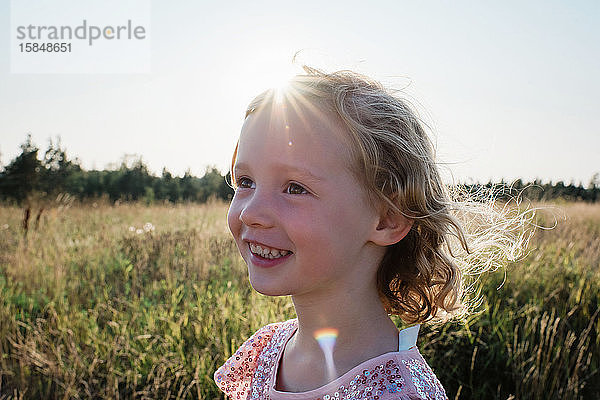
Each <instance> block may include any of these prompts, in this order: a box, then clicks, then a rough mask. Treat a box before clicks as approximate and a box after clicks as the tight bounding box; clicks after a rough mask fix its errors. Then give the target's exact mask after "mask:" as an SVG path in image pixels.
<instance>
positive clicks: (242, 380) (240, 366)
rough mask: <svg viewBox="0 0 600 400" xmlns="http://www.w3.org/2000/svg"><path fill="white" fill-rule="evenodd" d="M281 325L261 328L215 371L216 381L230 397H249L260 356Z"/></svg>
mask: <svg viewBox="0 0 600 400" xmlns="http://www.w3.org/2000/svg"><path fill="white" fill-rule="evenodd" d="M279 325H280V324H279V323H276V324H270V325H267V326H263V327H262V328H260V329H259V330H258V331H257V332H256V333H255V334H254V335H252V336H251V337H250V338H249V339H248V340H246V341H245V342H244V344H243V345H242V346H241V347H240V348H239V349H238V350H237V351H236V352H235V354H234V355H232V356H231V357H230V358H229V359H228V360H227V361H226V362H225V364H223V365H222V366H221V367H220V368H219V369H218V370H217V371H216V372H215V375H214V380H215V383H216V384H217V386H218V387H219V389H221V390H222V391H223V392H224V393H225V394H226V395H227V396H228V397H229V398H231V399H236V400H237V399H240V400H242V399H247V398H248V394H249V393H250V390H251V384H252V377H253V376H254V371H255V369H256V367H257V361H258V357H259V355H260V353H261V352H262V350H263V349H264V348H265V346H266V345H267V344H268V343H269V341H270V340H271V338H272V337H273V334H274V333H275V331H276V330H277V328H278V326H279Z"/></svg>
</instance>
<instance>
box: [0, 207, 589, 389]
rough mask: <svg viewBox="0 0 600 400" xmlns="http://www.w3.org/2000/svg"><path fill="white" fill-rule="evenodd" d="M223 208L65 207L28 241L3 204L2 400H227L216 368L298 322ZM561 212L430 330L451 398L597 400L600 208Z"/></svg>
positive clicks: (424, 343)
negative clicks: (472, 309)
mask: <svg viewBox="0 0 600 400" xmlns="http://www.w3.org/2000/svg"><path fill="white" fill-rule="evenodd" d="M225 213H226V205H224V204H220V203H213V204H210V205H177V206H152V207H146V206H142V205H136V204H134V205H129V204H125V205H120V206H117V207H113V206H109V205H106V204H100V205H95V206H94V205H93V204H90V205H85V206H75V205H72V206H69V205H68V204H66V205H65V204H63V205H62V206H61V207H58V206H55V207H54V208H52V209H50V210H49V211H45V212H44V213H43V214H42V217H41V219H40V224H39V227H38V229H37V230H35V229H30V231H29V232H28V234H27V237H26V238H24V235H23V232H22V229H21V220H22V211H21V210H19V209H17V208H14V207H0V350H1V353H0V354H1V358H0V399H13V398H14V399H20V398H33V399H37V398H40V399H41V398H44V399H46V398H50V399H67V398H99V399H101V398H111V399H113V398H140V399H151V398H161V399H162V398H174V399H177V398H202V399H214V398H222V395H221V394H220V393H219V392H218V391H217V389H216V387H215V386H214V384H213V383H212V374H213V372H214V370H215V368H216V367H217V366H218V365H220V364H221V363H222V362H223V360H224V359H225V358H226V357H228V356H229V355H230V354H231V353H232V352H233V351H234V350H235V349H236V348H237V347H238V346H239V345H240V344H241V342H242V341H243V340H244V339H245V338H246V337H248V336H249V335H250V334H251V333H252V332H253V331H254V330H256V329H257V328H258V327H260V326H262V325H264V324H266V323H268V322H272V321H276V320H283V319H286V318H289V317H292V316H293V308H292V307H291V304H290V302H289V300H288V299H286V298H276V299H270V298H265V297H263V296H260V295H258V294H256V293H255V292H254V291H252V290H251V288H250V286H249V284H248V281H247V277H246V270H245V266H244V265H243V263H242V261H241V259H240V257H239V255H238V253H237V250H236V249H235V245H234V243H233V241H232V239H230V237H229V234H228V233H227V230H226V224H225ZM553 214H554V215H556V216H558V224H557V226H556V227H555V228H554V229H552V230H539V231H538V233H537V234H536V236H535V238H534V241H533V242H532V246H533V247H532V250H531V252H530V254H529V256H528V257H527V258H525V259H524V260H522V261H521V262H519V263H517V264H515V265H512V266H510V267H509V268H508V269H507V270H506V277H504V275H503V273H502V271H499V272H497V273H495V274H491V275H488V276H484V277H483V278H482V280H481V282H482V285H483V287H482V294H483V295H484V298H485V299H486V302H485V304H484V305H483V306H482V308H481V313H480V314H478V315H476V316H473V317H472V318H471V319H470V320H469V321H468V322H467V324H466V325H458V324H446V325H444V326H442V327H439V328H435V329H434V328H429V329H425V330H424V332H423V336H422V338H421V340H420V344H421V350H422V352H423V353H424V354H425V356H426V358H428V360H429V361H430V363H431V364H432V366H433V368H434V370H436V372H437V374H438V377H439V378H440V380H441V381H442V383H443V384H444V385H445V387H446V389H447V392H448V395H449V397H450V398H456V399H459V398H460V399H468V398H473V399H475V398H477V399H489V398H495V399H502V400H505V399H509V398H518V399H584V398H586V399H594V398H599V397H598V393H599V392H600V386H599V385H598V383H597V382H598V381H599V380H600V379H598V368H599V366H600V338H599V332H600V317H599V316H598V303H599V300H600V272H599V271H600V268H599V267H600V266H599V261H600V241H599V240H598V238H599V237H600V205H589V204H563V205H560V209H555V211H553ZM563 217H564V218H563ZM541 218H542V219H544V221H542V222H543V224H544V225H546V226H548V225H552V224H553V217H552V215H551V214H549V213H546V214H544V215H542V217H541ZM148 222H149V223H151V224H152V226H153V227H154V229H152V227H150V226H149V225H146V229H145V230H144V224H146V223H148ZM130 227H133V231H131V230H130ZM140 230H141V231H140ZM138 232H139V233H138ZM500 286H502V288H501V289H499V290H498V287H500Z"/></svg>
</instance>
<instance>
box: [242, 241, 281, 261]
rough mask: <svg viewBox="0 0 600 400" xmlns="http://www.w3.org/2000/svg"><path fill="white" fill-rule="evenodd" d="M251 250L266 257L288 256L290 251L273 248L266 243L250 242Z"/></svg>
mask: <svg viewBox="0 0 600 400" xmlns="http://www.w3.org/2000/svg"><path fill="white" fill-rule="evenodd" d="M250 251H251V252H253V253H254V254H258V255H260V256H261V257H264V258H279V257H283V256H287V255H288V254H289V253H290V252H289V251H287V250H279V249H273V248H271V247H267V246H264V245H262V246H261V245H258V244H254V243H250Z"/></svg>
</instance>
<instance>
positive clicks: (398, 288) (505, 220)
mask: <svg viewBox="0 0 600 400" xmlns="http://www.w3.org/2000/svg"><path fill="white" fill-rule="evenodd" d="M303 68H304V70H305V72H306V73H305V74H302V75H297V76H295V77H294V78H292V80H291V81H290V82H289V87H288V88H287V89H286V92H287V93H286V94H285V96H286V97H287V98H288V99H291V101H295V100H294V99H296V100H298V99H301V101H302V102H303V103H305V104H309V105H311V106H312V107H317V108H319V109H320V110H322V111H326V112H329V113H331V115H336V116H337V117H339V119H340V120H341V121H342V122H343V125H344V126H345V128H346V131H347V133H348V137H349V139H350V143H351V146H350V147H351V149H350V153H351V158H352V165H351V167H350V168H351V170H352V172H353V173H354V175H355V176H356V178H357V179H358V180H359V181H360V182H361V183H362V184H363V185H364V187H365V188H366V189H367V190H366V192H367V193H368V195H369V197H370V200H371V202H372V203H373V204H374V205H376V206H377V207H383V208H386V209H387V210H389V212H391V213H399V214H401V215H403V216H404V217H406V218H408V219H409V220H411V221H412V223H413V225H412V227H411V229H410V231H409V233H408V234H407V236H406V237H404V238H403V239H402V240H401V241H399V242H398V243H396V244H394V245H391V246H388V248H387V250H386V252H385V255H384V256H383V258H382V260H381V262H380V264H379V268H378V270H377V288H378V291H379V296H380V298H381V301H382V303H383V305H384V307H385V308H386V310H387V312H388V313H390V314H395V315H398V316H400V318H402V319H403V320H404V321H405V322H408V323H413V322H426V321H435V322H440V321H444V320H447V319H448V318H451V317H456V316H462V315H465V314H466V313H467V312H468V311H469V309H470V306H471V305H472V304H473V300H472V299H471V300H469V298H468V297H469V296H468V294H469V293H470V292H472V288H473V285H472V284H473V281H474V280H475V279H476V278H475V279H473V277H476V276H478V275H479V274H481V273H482V272H484V271H488V270H495V269H497V268H498V267H499V266H500V265H502V264H503V263H504V261H505V260H507V259H508V260H515V259H517V258H518V257H519V256H520V255H521V254H522V252H523V249H524V248H525V246H526V244H527V242H528V240H529V238H530V237H531V234H533V231H527V230H526V229H523V227H524V226H525V225H526V223H527V222H528V221H530V220H531V218H533V213H532V212H530V211H532V210H526V211H525V212H523V211H519V208H518V207H509V206H507V205H505V206H504V207H498V206H497V204H495V196H494V194H493V191H494V190H493V189H490V190H488V191H486V192H480V193H468V192H466V191H464V190H462V191H461V190H459V189H458V187H456V186H454V187H449V186H446V185H445V184H444V183H443V182H442V179H441V176H440V173H439V168H438V165H437V163H436V161H435V153H434V147H433V145H432V143H431V141H430V139H429V137H428V135H427V133H426V131H425V129H424V126H425V124H424V123H422V121H420V119H419V118H418V116H417V114H416V113H415V112H414V111H413V109H412V108H411V107H410V105H409V103H408V102H407V101H406V100H403V99H402V98H400V97H399V96H398V93H397V92H392V91H391V90H389V89H386V88H385V87H384V86H383V85H381V84H380V83H379V82H377V81H375V80H372V79H370V78H368V77H366V76H364V75H361V74H358V73H355V72H352V71H337V72H333V73H325V72H322V71H320V70H318V69H315V68H311V67H307V66H304V67H303ZM278 96H280V94H278V93H277V91H276V90H274V89H270V90H268V91H266V92H264V93H262V94H260V95H259V96H257V97H256V98H255V99H254V100H253V101H252V102H251V103H250V105H249V106H248V107H247V110H246V117H247V116H248V115H250V114H251V113H253V112H254V111H255V110H256V109H257V108H258V107H261V106H264V105H265V104H268V103H271V102H272V101H277V97H278ZM236 153H237V148H236V152H235V153H234V156H233V160H232V171H233V163H234V162H235V158H236ZM232 179H233V182H235V177H234V176H233V174H232ZM451 188H452V190H451Z"/></svg>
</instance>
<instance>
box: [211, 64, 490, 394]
mask: <svg viewBox="0 0 600 400" xmlns="http://www.w3.org/2000/svg"><path fill="white" fill-rule="evenodd" d="M304 69H305V71H306V74H305V75H299V76H296V77H295V78H294V79H292V81H291V82H290V83H289V86H288V87H287V88H286V89H285V90H283V91H276V90H269V91H267V92H265V93H263V94H261V95H259V96H258V97H257V98H256V99H255V100H254V101H253V102H252V103H251V104H250V106H249V107H248V109H247V111H246V119H245V122H244V125H243V127H242V132H241V135H240V139H239V142H238V145H237V148H236V150H235V152H234V156H233V160H232V170H231V176H232V181H233V184H234V187H235V190H236V191H235V196H234V198H233V200H232V203H231V206H230V209H229V213H228V224H229V228H230V230H231V232H232V234H233V236H234V238H235V241H236V243H237V246H238V248H239V251H240V253H241V255H242V257H243V258H244V260H245V262H246V263H247V265H248V271H249V278H250V282H251V284H252V286H253V287H254V289H255V290H257V291H258V292H260V293H262V294H265V295H268V296H291V298H292V301H293V304H294V307H295V310H296V314H297V318H296V319H292V320H289V321H285V322H277V323H273V324H270V325H267V326H265V327H263V328H261V329H260V330H259V331H257V332H256V333H255V334H254V335H253V336H252V337H250V338H249V339H248V340H247V341H246V342H245V343H244V344H243V345H242V346H241V347H240V348H239V350H238V351H237V352H236V353H235V354H234V355H233V356H232V357H231V358H229V360H227V362H226V363H225V364H224V365H223V366H222V367H221V368H219V369H218V370H217V371H216V373H215V376H214V379H215V382H216V383H217V385H218V386H219V388H220V389H221V390H223V391H224V392H225V393H226V394H227V396H228V397H230V398H232V399H271V400H280V399H281V400H283V399H290V400H291V399H294V400H300V399H315V400H316V399H322V400H339V399H375V400H385V399H446V398H447V397H446V394H445V392H444V389H443V387H442V385H441V384H440V382H439V381H438V379H437V378H436V376H435V375H434V373H433V372H432V370H431V369H430V367H429V366H428V365H427V363H426V362H425V360H424V359H423V357H422V356H421V354H420V353H419V351H418V349H417V347H416V342H417V333H418V329H419V325H418V323H422V322H426V321H431V320H443V319H446V318H448V317H451V316H453V315H455V314H457V313H460V312H462V311H464V304H465V302H464V301H463V300H464V296H463V294H464V293H463V292H464V290H463V286H464V284H463V273H462V272H461V270H463V271H465V268H467V269H468V268H469V267H470V266H469V262H471V263H472V260H471V261H469V260H468V259H467V261H464V257H463V258H459V256H460V254H458V253H457V251H458V250H461V249H462V250H463V254H468V253H469V252H468V251H466V250H471V249H468V246H467V239H466V237H467V236H466V233H465V232H466V231H465V230H464V228H463V226H462V224H461V223H460V222H459V219H458V218H457V217H456V216H455V215H456V214H457V211H460V207H459V205H460V204H459V203H457V202H453V201H452V200H451V197H450V196H449V194H448V193H447V190H446V187H445V185H444V184H443V183H442V181H441V179H440V175H439V173H438V168H437V166H436V163H435V160H434V155H433V149H432V146H431V143H430V142H429V139H428V137H427V135H426V133H425V131H424V129H423V127H422V125H421V123H420V121H419V120H418V118H417V117H416V116H415V114H414V112H413V111H412V110H411V109H410V107H408V106H407V104H406V103H405V102H404V101H402V100H401V99H399V98H397V97H396V96H395V95H392V94H391V93H390V92H389V91H387V90H386V89H384V88H383V87H382V86H381V85H380V84H379V83H378V82H375V81H373V80H371V79H369V78H367V77H365V76H362V75H359V74H356V73H353V72H349V71H340V72H335V73H331V74H326V73H323V72H320V71H318V70H315V69H312V68H309V67H304ZM455 242H457V243H459V246H456V243H455ZM459 266H460V268H459ZM489 266H490V265H487V267H489ZM492 266H493V265H492ZM475 267H477V266H475ZM390 314H395V315H399V316H400V317H401V318H402V319H403V320H404V321H405V322H407V323H417V325H415V326H413V327H411V328H408V329H404V330H402V331H400V332H398V329H397V328H396V326H395V324H394V323H393V321H392V320H391V319H390V317H389V315H390Z"/></svg>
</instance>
